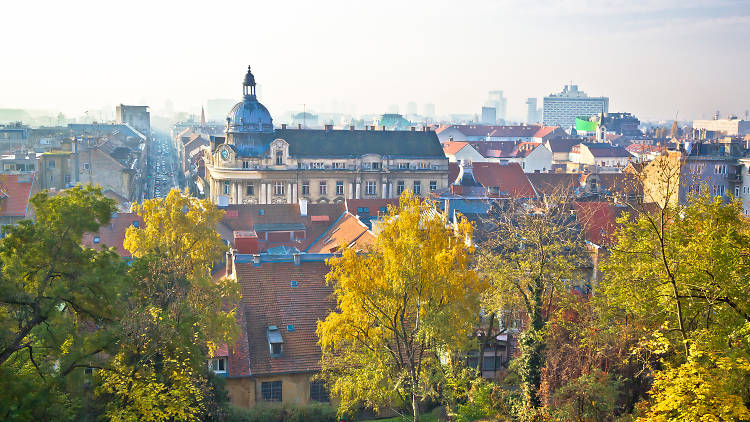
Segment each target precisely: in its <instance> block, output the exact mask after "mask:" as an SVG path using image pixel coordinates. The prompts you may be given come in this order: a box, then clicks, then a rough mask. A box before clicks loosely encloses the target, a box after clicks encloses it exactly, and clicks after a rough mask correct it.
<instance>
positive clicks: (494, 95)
mask: <svg viewBox="0 0 750 422" xmlns="http://www.w3.org/2000/svg"><path fill="white" fill-rule="evenodd" d="M485 105H486V106H488V107H494V108H495V116H496V117H495V118H496V119H497V120H503V121H504V120H505V116H506V114H505V113H506V111H507V109H508V99H507V98H505V97H504V96H503V91H501V90H496V91H490V93H489V97H488V98H487V102H486V103H485Z"/></svg>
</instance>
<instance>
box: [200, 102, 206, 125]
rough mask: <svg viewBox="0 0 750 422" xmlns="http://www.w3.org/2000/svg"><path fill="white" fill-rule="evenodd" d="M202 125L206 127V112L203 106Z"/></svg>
mask: <svg viewBox="0 0 750 422" xmlns="http://www.w3.org/2000/svg"><path fill="white" fill-rule="evenodd" d="M201 127H206V112H205V111H204V110H203V106H201Z"/></svg>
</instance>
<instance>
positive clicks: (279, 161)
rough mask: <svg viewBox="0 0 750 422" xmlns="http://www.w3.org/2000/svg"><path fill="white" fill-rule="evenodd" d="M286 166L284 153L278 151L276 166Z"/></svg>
mask: <svg viewBox="0 0 750 422" xmlns="http://www.w3.org/2000/svg"><path fill="white" fill-rule="evenodd" d="M282 164H284V151H276V165H277V166H280V165H282Z"/></svg>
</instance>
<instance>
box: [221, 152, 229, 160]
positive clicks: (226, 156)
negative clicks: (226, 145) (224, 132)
mask: <svg viewBox="0 0 750 422" xmlns="http://www.w3.org/2000/svg"><path fill="white" fill-rule="evenodd" d="M221 158H222V159H224V160H228V159H229V150H228V149H223V150H221Z"/></svg>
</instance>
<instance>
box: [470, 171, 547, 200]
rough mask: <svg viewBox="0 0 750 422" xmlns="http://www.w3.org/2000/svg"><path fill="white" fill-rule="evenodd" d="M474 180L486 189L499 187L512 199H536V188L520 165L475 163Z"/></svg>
mask: <svg viewBox="0 0 750 422" xmlns="http://www.w3.org/2000/svg"><path fill="white" fill-rule="evenodd" d="M473 173H474V179H476V181H477V182H479V183H481V184H482V186H484V187H499V188H500V191H501V192H507V193H508V194H510V196H511V197H512V198H534V197H535V196H536V194H535V193H534V188H533V187H532V186H531V183H530V182H529V179H528V177H526V173H524V172H523V169H522V168H521V165H520V164H518V163H509V164H500V163H474V166H473Z"/></svg>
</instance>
